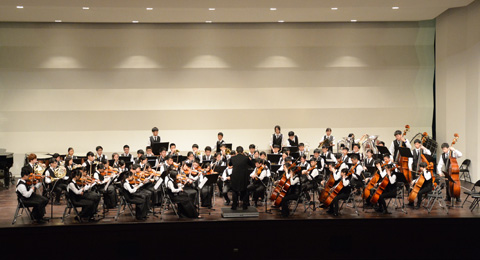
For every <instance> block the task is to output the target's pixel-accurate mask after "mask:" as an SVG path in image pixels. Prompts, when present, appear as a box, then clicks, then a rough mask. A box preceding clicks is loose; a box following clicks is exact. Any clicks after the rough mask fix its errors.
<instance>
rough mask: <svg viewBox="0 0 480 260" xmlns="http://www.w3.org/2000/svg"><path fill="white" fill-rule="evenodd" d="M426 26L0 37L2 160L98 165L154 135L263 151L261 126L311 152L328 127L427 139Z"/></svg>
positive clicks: (107, 28) (126, 29) (22, 27)
mask: <svg viewBox="0 0 480 260" xmlns="http://www.w3.org/2000/svg"><path fill="white" fill-rule="evenodd" d="M434 38H435V22H434V21H426V22H403V23H291V24H289V23H275V24H67V23H64V24H63V23H62V24H54V23H52V24H47V23H37V24H31V23H2V24H0V139H1V142H0V147H3V148H6V149H7V150H8V151H11V152H15V153H16V157H15V161H16V164H15V168H14V171H13V172H14V174H18V172H19V169H20V167H21V165H22V159H23V158H24V154H25V153H26V152H33V151H43V152H52V153H53V152H59V153H66V149H67V147H69V146H72V147H74V148H75V150H76V151H77V154H83V153H85V152H87V151H89V150H92V151H93V150H94V148H95V146H97V145H102V146H103V147H104V149H105V152H106V153H107V154H110V153H111V152H120V151H121V150H122V146H123V145H124V144H129V145H130V147H131V148H132V151H136V150H137V149H140V148H141V149H144V148H145V145H146V144H147V138H148V136H150V135H151V132H150V129H151V128H152V127H153V126H157V127H158V128H159V129H160V136H161V137H162V139H163V140H164V141H170V142H175V143H177V145H178V148H179V149H180V150H181V151H183V153H185V152H186V151H187V150H189V149H190V147H191V145H192V143H194V142H195V143H198V144H199V145H200V147H201V149H203V148H204V147H205V146H206V145H214V143H215V141H216V134H217V132H218V131H222V132H224V134H225V140H226V141H227V142H229V143H230V142H232V143H233V145H234V146H237V145H243V146H248V145H249V144H250V143H255V144H257V146H258V147H259V148H260V150H266V149H267V147H268V143H269V140H270V138H271V135H272V133H273V127H274V126H275V125H277V124H279V125H281V126H282V132H283V133H284V134H285V135H286V134H287V133H288V131H289V130H293V131H295V133H296V134H298V136H299V138H300V141H301V142H305V143H309V145H310V148H311V149H313V147H316V146H317V145H318V142H319V140H320V138H321V136H322V135H323V134H324V133H325V128H326V127H331V128H333V134H334V135H335V136H336V138H337V140H338V139H339V138H341V137H345V136H347V134H348V133H350V132H353V133H355V134H356V135H357V137H358V138H359V137H360V136H361V135H362V134H364V133H368V134H371V135H373V134H375V135H380V138H379V139H381V140H384V141H385V142H386V143H387V145H389V144H390V142H391V140H392V139H393V132H394V130H396V129H400V130H403V127H404V125H406V124H409V125H410V126H411V127H412V131H411V133H409V135H408V136H407V137H410V138H411V137H412V136H413V135H414V134H416V133H418V132H424V131H426V132H429V133H431V126H432V117H433V78H434V76H433V75H434V47H433V46H434Z"/></svg>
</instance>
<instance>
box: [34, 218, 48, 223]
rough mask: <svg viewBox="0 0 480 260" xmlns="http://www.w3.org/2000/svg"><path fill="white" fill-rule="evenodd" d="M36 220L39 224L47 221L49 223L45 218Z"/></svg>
mask: <svg viewBox="0 0 480 260" xmlns="http://www.w3.org/2000/svg"><path fill="white" fill-rule="evenodd" d="M36 221H37V224H45V223H47V221H46V220H43V219H37V220H36Z"/></svg>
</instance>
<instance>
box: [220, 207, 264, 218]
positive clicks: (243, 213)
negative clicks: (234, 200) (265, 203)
mask: <svg viewBox="0 0 480 260" xmlns="http://www.w3.org/2000/svg"><path fill="white" fill-rule="evenodd" d="M258 216H259V213H258V210H257V209H256V208H255V207H248V209H246V210H243V209H242V208H238V209H237V210H232V209H231V208H222V217H224V218H258Z"/></svg>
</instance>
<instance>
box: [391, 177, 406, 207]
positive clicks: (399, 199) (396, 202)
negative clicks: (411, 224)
mask: <svg viewBox="0 0 480 260" xmlns="http://www.w3.org/2000/svg"><path fill="white" fill-rule="evenodd" d="M396 186H397V196H396V197H395V198H390V199H389V200H388V203H387V208H388V206H389V205H390V202H392V200H393V206H394V207H395V210H397V209H399V208H401V209H402V212H403V213H405V214H408V212H407V210H406V207H405V184H404V183H403V182H397V183H396Z"/></svg>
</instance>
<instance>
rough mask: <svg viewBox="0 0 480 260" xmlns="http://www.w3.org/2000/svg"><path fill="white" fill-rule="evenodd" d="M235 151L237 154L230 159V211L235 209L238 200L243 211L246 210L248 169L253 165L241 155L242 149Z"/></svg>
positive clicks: (239, 147) (238, 148)
mask: <svg viewBox="0 0 480 260" xmlns="http://www.w3.org/2000/svg"><path fill="white" fill-rule="evenodd" d="M236 151H237V153H238V154H237V155H235V156H232V158H231V159H230V162H231V163H232V165H233V170H232V175H231V176H230V181H231V184H232V190H233V203H232V210H236V209H237V207H238V199H239V198H241V199H242V201H243V209H244V210H245V209H247V208H248V192H247V186H248V183H249V179H250V175H249V172H248V167H249V166H250V167H253V163H252V160H250V159H249V158H248V157H247V156H245V155H244V154H243V147H241V146H238V147H237V149H236Z"/></svg>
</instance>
